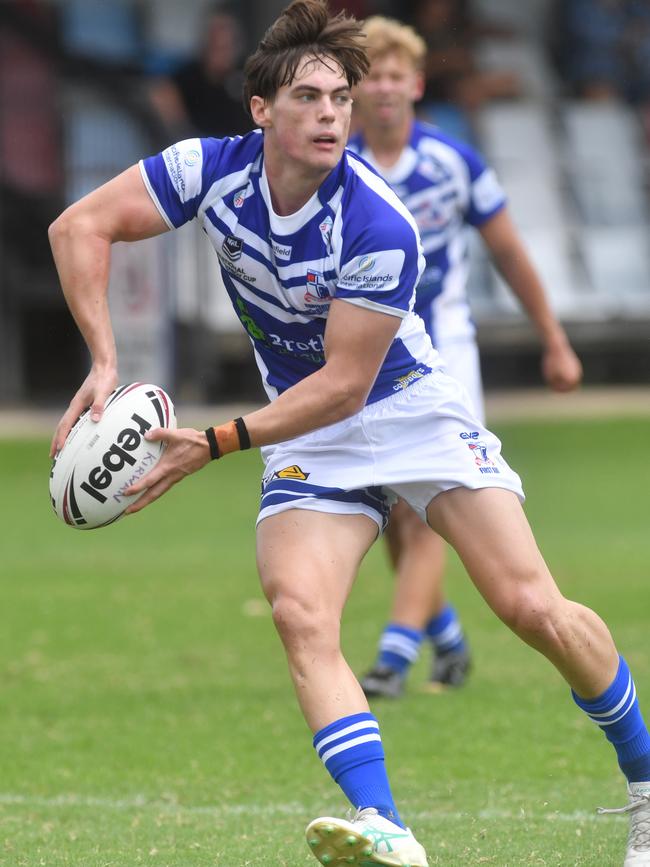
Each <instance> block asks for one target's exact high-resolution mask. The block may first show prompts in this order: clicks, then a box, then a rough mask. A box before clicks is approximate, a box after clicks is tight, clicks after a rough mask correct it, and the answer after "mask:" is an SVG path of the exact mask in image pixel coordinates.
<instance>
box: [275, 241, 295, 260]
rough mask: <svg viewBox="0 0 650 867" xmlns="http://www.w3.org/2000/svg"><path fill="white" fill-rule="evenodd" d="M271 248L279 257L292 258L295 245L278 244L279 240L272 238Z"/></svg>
mask: <svg viewBox="0 0 650 867" xmlns="http://www.w3.org/2000/svg"><path fill="white" fill-rule="evenodd" d="M271 249H272V250H273V254H274V255H275V256H276V257H277V258H278V259H290V258H291V251H292V249H293V247H291V246H290V245H288V244H278V242H277V241H274V240H273V238H271Z"/></svg>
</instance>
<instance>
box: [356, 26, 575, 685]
mask: <svg viewBox="0 0 650 867" xmlns="http://www.w3.org/2000/svg"><path fill="white" fill-rule="evenodd" d="M364 31H365V33H366V37H367V43H366V48H367V51H368V55H369V58H370V71H369V73H368V75H367V76H365V78H364V79H363V80H362V81H361V82H360V84H359V85H358V87H357V88H356V92H355V110H356V114H355V118H356V123H357V133H356V134H355V135H354V136H353V137H352V138H351V140H350V142H349V145H348V146H349V147H351V148H352V149H353V150H354V151H357V152H360V153H361V155H362V156H363V157H364V158H365V159H366V160H367V161H368V162H370V163H371V164H372V165H373V166H374V167H375V168H376V169H377V171H379V172H380V173H381V174H382V175H383V177H384V178H385V179H386V180H387V181H388V183H389V184H390V185H391V187H392V188H393V190H394V191H395V192H396V193H397V194H398V195H399V197H400V198H401V200H402V201H403V202H404V204H405V205H406V206H407V208H408V209H409V210H410V212H411V213H412V214H413V216H414V217H415V220H416V222H417V224H418V228H419V230H420V235H421V237H422V244H423V248H424V254H425V257H426V268H425V270H424V273H423V275H422V279H421V280H420V283H419V284H418V287H417V295H416V302H415V312H416V313H418V314H419V315H420V316H421V317H422V319H423V320H424V322H425V326H426V329H427V332H428V333H429V336H430V337H431V340H432V342H433V345H434V346H435V347H436V348H437V349H438V351H439V352H440V353H441V355H442V357H443V359H444V361H445V364H446V369H447V372H448V373H449V374H451V376H453V377H455V378H456V379H458V380H459V381H460V382H461V383H462V384H463V385H464V386H465V388H466V389H467V393H468V396H469V399H470V400H471V402H472V404H473V407H474V410H475V412H476V413H477V415H478V416H479V417H480V418H483V396H482V391H481V372H480V366H479V355H478V347H477V345H476V337H475V334H476V329H475V327H474V324H473V322H472V318H471V313H470V308H469V302H468V298H467V293H466V283H467V277H468V272H469V261H468V258H469V252H468V240H467V229H468V227H474V228H476V229H478V231H479V232H480V233H481V236H482V238H483V240H484V242H485V244H486V245H487V248H488V250H489V251H490V254H491V257H492V260H493V262H494V264H495V265H496V267H497V268H498V269H499V271H500V273H501V274H502V276H503V277H504V279H505V280H506V282H507V283H508V285H509V286H510V287H511V289H512V290H513V291H514V293H515V295H516V296H517V297H518V298H519V300H520V301H521V303H522V304H523V306H524V308H525V309H526V311H527V313H528V315H529V316H530V319H531V321H532V322H533V324H534V325H535V328H536V330H537V333H538V334H539V338H540V340H541V343H542V348H543V349H542V352H543V354H542V372H543V375H544V378H545V379H546V381H547V383H548V384H549V386H550V387H551V388H553V389H556V390H557V391H568V390H570V389H572V388H575V387H576V386H577V385H578V384H579V382H580V379H581V376H582V369H581V365H580V362H579V360H578V358H577V356H576V355H575V353H574V352H573V350H572V349H571V347H570V345H569V341H568V339H567V336H566V334H565V332H564V329H563V328H562V326H561V325H560V323H559V322H558V321H557V319H556V317H555V316H554V314H553V312H552V310H551V309H550V307H549V304H548V302H547V300H546V297H545V294H544V289H543V286H542V284H541V282H540V279H539V276H538V275H537V273H536V271H535V268H534V267H533V265H532V263H531V261H530V259H529V257H528V255H527V254H526V251H525V249H524V247H523V245H522V242H521V240H520V238H519V236H518V234H517V232H516V230H515V228H514V225H513V223H512V221H511V219H510V216H509V214H508V211H507V208H506V200H505V196H504V193H503V190H502V189H501V187H500V186H499V184H498V182H497V180H496V177H495V175H494V173H493V172H492V170H491V169H489V168H488V167H487V166H486V165H485V163H484V161H483V159H482V158H481V157H480V156H479V154H477V153H476V151H475V150H474V149H473V148H471V147H470V146H469V145H467V144H464V143H462V142H460V141H458V140H456V139H454V138H452V137H450V136H448V135H446V134H444V133H442V132H441V131H440V130H438V129H437V128H435V127H432V126H431V125H429V124H425V123H422V122H420V121H418V120H416V117H415V110H414V104H415V103H416V102H417V101H418V100H419V99H420V98H421V97H422V94H423V92H424V75H423V67H424V61H425V56H426V45H425V43H424V41H423V40H422V39H421V38H420V36H418V34H417V33H416V32H415V31H414V30H413V28H411V27H408V26H407V25H405V24H402V23H400V22H398V21H394V20H391V19H388V18H383V17H381V16H373V17H371V18H369V19H368V20H367V21H366V22H365V24H364ZM386 540H387V542H388V550H389V555H390V558H391V561H392V565H393V568H394V570H395V574H396V587H395V594H394V598H393V604H392V610H391V614H390V622H389V623H388V625H387V626H386V627H385V628H384V631H383V634H382V636H381V638H380V642H379V653H378V657H377V660H376V662H375V664H374V666H373V668H372V669H371V670H370V671H369V672H367V674H366V675H365V676H364V677H363V678H362V680H361V685H362V686H363V689H364V691H365V693H366V695H368V696H388V697H391V698H396V697H397V696H399V695H400V694H401V693H402V690H403V687H404V683H405V680H406V676H407V674H408V671H409V668H410V666H411V664H412V663H413V662H414V661H415V659H416V658H417V656H418V651H419V648H420V644H421V642H422V640H423V638H424V637H426V638H428V639H429V641H430V642H431V645H432V648H433V651H434V660H433V667H432V672H431V677H430V680H431V682H432V683H433V684H436V685H438V684H444V685H448V686H459V685H460V684H462V683H463V681H464V680H465V677H466V674H467V671H468V669H469V665H470V655H469V647H468V644H467V641H466V638H465V635H464V633H463V629H462V626H461V624H460V621H459V619H458V617H457V615H456V612H455V610H454V609H453V608H452V606H451V605H450V604H449V603H448V602H447V601H446V600H445V596H444V592H443V589H442V578H443V571H444V565H445V553H446V551H445V548H446V546H445V543H444V541H443V540H442V539H441V538H440V536H438V535H436V534H435V533H434V532H433V531H432V530H431V529H430V528H429V527H428V526H427V525H426V524H425V523H424V522H423V521H422V520H420V518H418V516H417V515H416V514H415V512H414V511H413V510H412V509H410V508H409V507H408V506H407V505H406V503H404V502H403V501H400V502H398V503H397V505H396V506H395V507H394V508H393V510H392V512H391V518H390V521H389V524H388V527H387V531H386Z"/></svg>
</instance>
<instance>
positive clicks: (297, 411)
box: [244, 299, 401, 446]
mask: <svg viewBox="0 0 650 867" xmlns="http://www.w3.org/2000/svg"><path fill="white" fill-rule="evenodd" d="M400 321H401V320H400V319H399V317H398V316H392V315H390V314H388V313H379V312H375V311H372V310H367V309H365V308H363V307H360V306H357V305H356V304H351V303H349V302H347V301H342V300H336V299H335V300H334V301H333V302H332V304H331V306H330V311H329V315H328V318H327V327H326V329H325V364H324V365H323V367H322V368H321V369H320V370H318V371H317V372H316V373H313V374H312V375H311V376H308V377H306V378H305V379H303V380H302V381H301V382H299V383H297V384H296V385H294V386H293V387H292V388H290V389H288V390H287V391H285V392H284V393H283V394H281V395H280V396H279V397H278V398H277V399H276V400H274V401H273V402H272V403H271V404H269V405H268V406H265V407H263V408H262V409H260V410H257V411H256V412H253V413H251V414H250V415H247V416H246V417H245V419H244V421H245V423H246V427H247V428H248V432H249V434H250V438H251V443H252V444H253V445H256V446H263V445H271V444H272V443H278V442H282V441H284V440H287V439H292V438H293V437H296V436H300V434H304V433H308V432H309V431H312V430H315V429H316V428H320V427H325V426H326V425H329V424H334V423H335V422H337V421H341V420H342V419H344V418H348V417H349V416H351V415H354V414H355V413H356V412H359V410H360V409H362V407H363V406H364V405H365V402H366V399H367V397H368V394H369V392H370V389H371V388H372V386H373V384H374V381H375V379H376V377H377V373H378V371H379V368H380V367H381V364H382V362H383V360H384V358H385V356H386V353H387V352H388V349H389V347H390V345H391V343H392V342H393V339H394V337H395V335H396V334H397V330H398V328H399V325H400Z"/></svg>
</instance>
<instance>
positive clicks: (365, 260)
mask: <svg viewBox="0 0 650 867" xmlns="http://www.w3.org/2000/svg"><path fill="white" fill-rule="evenodd" d="M376 264H377V260H376V259H375V258H373V257H372V256H360V257H359V264H358V265H357V268H358V270H359V271H360V272H362V273H363V272H364V271H372V269H373V268H374V267H375V265H376Z"/></svg>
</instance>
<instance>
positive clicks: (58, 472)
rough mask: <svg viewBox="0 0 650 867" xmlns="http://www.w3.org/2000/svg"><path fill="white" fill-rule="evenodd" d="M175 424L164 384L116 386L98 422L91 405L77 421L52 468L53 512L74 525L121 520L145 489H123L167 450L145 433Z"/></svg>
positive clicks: (92, 526) (102, 524) (84, 527)
mask: <svg viewBox="0 0 650 867" xmlns="http://www.w3.org/2000/svg"><path fill="white" fill-rule="evenodd" d="M157 427H166V428H175V427H176V415H175V412H174V404H173V403H172V401H171V399H170V397H169V395H168V394H167V393H166V392H165V391H164V390H163V389H162V388H160V387H159V386H157V385H151V384H147V383H141V382H134V383H131V384H130V385H121V386H119V387H118V388H116V389H115V391H114V392H113V393H112V394H111V396H110V397H109V398H108V400H107V401H106V404H105V408H104V412H103V414H102V417H101V419H100V420H99V421H98V422H94V421H91V418H90V408H88V409H87V410H86V411H85V412H84V413H83V414H82V415H81V416H80V417H79V419H78V420H77V422H76V424H75V425H74V427H73V428H72V430H71V431H70V433H69V434H68V436H67V438H66V441H65V443H64V446H63V448H62V449H61V451H60V452H58V453H57V455H56V457H55V458H54V461H53V463H52V471H51V473H50V496H51V498H52V505H53V507H54V511H55V512H56V514H57V515H58V516H59V518H61V520H62V521H65V523H66V524H68V525H69V526H70V527H76V528H77V529H79V530H93V529H95V528H96V527H105V526H106V525H107V524H111V523H112V522H113V521H116V520H117V519H118V518H119V517H120V516H121V515H122V513H123V512H124V510H125V509H126V508H127V506H129V505H130V504H131V503H132V502H134V501H135V500H137V499H138V497H139V496H142V494H137V495H135V496H130V497H127V496H126V495H125V494H124V489H125V488H127V487H128V486H129V485H131V484H133V483H134V482H136V481H137V480H138V479H140V478H141V477H142V476H143V475H145V473H148V472H149V470H151V469H153V468H154V467H155V466H156V464H157V463H158V461H159V460H160V458H161V456H162V453H163V452H164V450H165V445H164V443H162V442H148V441H147V440H146V439H145V438H144V434H145V433H146V432H147V431H148V430H152V429H153V428H157Z"/></svg>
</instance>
